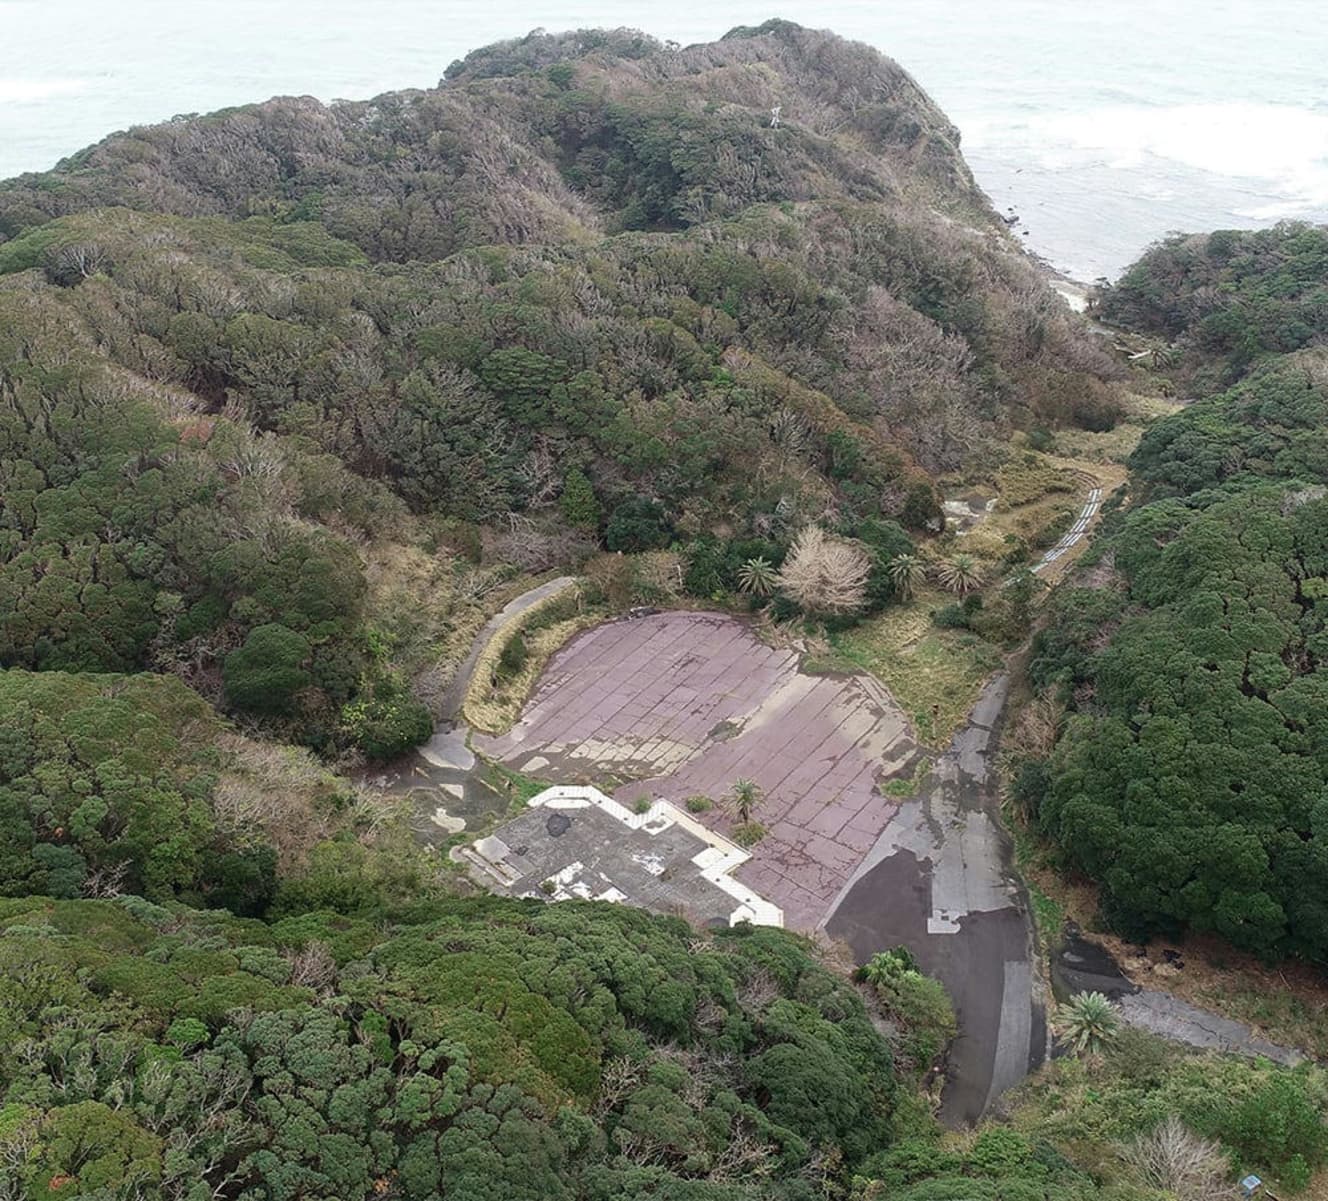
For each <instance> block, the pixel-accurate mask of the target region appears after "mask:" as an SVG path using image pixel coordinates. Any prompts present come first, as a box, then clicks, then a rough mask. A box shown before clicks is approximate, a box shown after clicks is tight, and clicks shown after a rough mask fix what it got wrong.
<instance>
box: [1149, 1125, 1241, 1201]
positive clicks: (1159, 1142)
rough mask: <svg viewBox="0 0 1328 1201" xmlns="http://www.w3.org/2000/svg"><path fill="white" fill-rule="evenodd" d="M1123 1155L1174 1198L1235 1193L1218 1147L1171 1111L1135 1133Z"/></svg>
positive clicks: (1190, 1200) (1183, 1200) (1201, 1200)
mask: <svg viewBox="0 0 1328 1201" xmlns="http://www.w3.org/2000/svg"><path fill="white" fill-rule="evenodd" d="M1125 1158H1126V1159H1127V1160H1128V1161H1129V1162H1130V1163H1131V1164H1133V1165H1134V1166H1135V1167H1136V1168H1138V1169H1139V1171H1140V1172H1141V1173H1142V1175H1143V1177H1144V1179H1145V1180H1146V1181H1147V1182H1148V1183H1149V1184H1150V1185H1152V1186H1153V1187H1154V1188H1157V1189H1161V1190H1163V1191H1164V1192H1168V1193H1174V1194H1175V1196H1176V1197H1177V1199H1178V1201H1208V1199H1209V1198H1222V1197H1234V1196H1235V1195H1236V1190H1235V1189H1234V1188H1233V1187H1232V1185H1231V1183H1230V1179H1229V1177H1230V1170H1231V1169H1230V1164H1229V1163H1228V1162H1227V1158H1226V1156H1225V1155H1223V1154H1222V1148H1221V1146H1220V1145H1219V1144H1217V1143H1214V1142H1210V1141H1209V1140H1207V1139H1204V1138H1200V1137H1199V1136H1198V1135H1197V1134H1195V1133H1194V1132H1193V1131H1191V1130H1188V1129H1187V1128H1186V1126H1185V1123H1184V1122H1182V1121H1181V1120H1180V1118H1179V1117H1177V1116H1176V1115H1175V1114H1174V1113H1173V1114H1171V1115H1170V1116H1169V1117H1167V1118H1166V1120H1165V1121H1163V1122H1161V1123H1159V1124H1158V1125H1157V1126H1155V1127H1154V1128H1153V1129H1152V1130H1151V1131H1150V1132H1149V1133H1148V1134H1141V1135H1139V1137H1138V1138H1136V1139H1135V1140H1134V1142H1133V1143H1131V1144H1130V1146H1129V1147H1128V1148H1127V1149H1126V1151H1125Z"/></svg>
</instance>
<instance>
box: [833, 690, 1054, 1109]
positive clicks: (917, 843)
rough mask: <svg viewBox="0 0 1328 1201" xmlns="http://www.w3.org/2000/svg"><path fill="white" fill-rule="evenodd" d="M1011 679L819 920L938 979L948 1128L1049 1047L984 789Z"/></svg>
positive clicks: (866, 951) (1015, 889) (1027, 934)
mask: <svg viewBox="0 0 1328 1201" xmlns="http://www.w3.org/2000/svg"><path fill="white" fill-rule="evenodd" d="M1008 688H1009V682H1008V680H1007V678H1006V677H1005V676H1004V675H1000V676H997V677H996V678H995V679H993V680H992V681H991V682H990V683H989V684H988V685H987V687H986V688H985V689H984V690H983V692H982V695H981V697H980V698H979V700H978V703H977V705H976V706H974V709H973V712H972V714H971V715H970V719H969V722H968V724H967V725H966V726H964V727H963V729H961V730H960V731H959V733H958V734H956V735H955V739H954V742H953V743H951V745H950V748H949V750H947V751H946V753H945V754H944V755H943V756H942V757H941V758H940V760H939V761H938V762H937V764H936V767H935V768H934V769H933V771H932V773H931V774H930V775H929V776H928V777H927V779H926V780H925V781H923V783H922V785H921V787H920V788H919V791H918V794H917V795H916V796H915V797H913V798H910V799H909V800H907V801H905V802H904V804H903V805H901V806H900V808H899V811H898V813H897V814H896V815H895V816H894V818H893V819H892V820H891V822H890V824H889V825H888V826H887V827H886V829H885V830H884V831H883V832H882V834H881V836H880V838H879V839H878V840H877V843H876V847H875V848H874V849H873V851H872V852H871V853H870V854H869V855H868V856H867V858H866V859H865V860H864V861H863V863H862V865H861V866H860V867H859V869H858V871H857V873H856V874H855V875H854V877H853V878H852V879H851V880H850V881H849V883H848V885H847V886H846V888H845V889H844V891H843V892H842V893H841V894H840V896H839V898H838V899H837V901H836V903H835V905H834V907H833V908H832V909H831V911H830V914H829V916H828V917H827V918H826V921H825V923H824V924H825V928H826V931H827V932H828V933H829V934H830V935H831V936H832V937H835V938H842V939H844V940H845V941H846V942H847V943H848V944H849V946H850V947H851V948H852V950H853V953H854V956H855V958H856V959H857V960H858V962H859V963H862V962H865V961H866V960H867V959H869V958H870V957H871V956H872V955H874V954H875V953H876V952H877V951H880V950H884V949H885V948H887V947H892V946H897V945H899V944H903V945H904V946H907V947H908V948H909V949H910V950H911V951H912V952H913V954H914V955H915V956H916V957H917V960H918V964H919V966H920V967H921V968H922V969H923V970H924V971H926V972H927V973H928V974H930V975H934V976H936V977H937V978H939V979H940V980H941V981H942V983H944V984H945V986H946V989H947V990H948V991H949V993H950V997H951V999H952V1000H953V1002H954V1006H955V1012H956V1016H957V1017H958V1020H959V1030H960V1033H959V1037H958V1038H957V1039H956V1040H955V1043H954V1045H953V1047H952V1048H951V1051H950V1057H949V1061H948V1063H947V1071H946V1081H945V1087H944V1089H943V1091H942V1095H941V1115H940V1116H941V1120H942V1121H943V1122H945V1123H946V1124H947V1125H949V1126H952V1127H961V1126H967V1125H971V1124H972V1123H974V1122H976V1121H977V1120H978V1119H979V1118H981V1116H982V1115H983V1113H984V1112H985V1111H986V1110H987V1108H988V1107H989V1106H990V1104H991V1102H992V1101H993V1100H995V1098H996V1097H998V1096H999V1095H1000V1094H1001V1093H1002V1092H1004V1091H1005V1090H1006V1089H1007V1088H1009V1087H1010V1086H1011V1085H1013V1084H1016V1083H1018V1082H1019V1081H1020V1080H1022V1079H1023V1078H1024V1076H1025V1075H1026V1074H1027V1073H1028V1072H1029V1071H1031V1070H1033V1069H1035V1068H1036V1067H1038V1066H1039V1065H1040V1064H1041V1062H1042V1060H1043V1058H1044V1056H1045V1053H1046V1022H1045V1018H1044V1014H1043V1009H1042V1005H1041V1004H1040V1002H1039V1000H1038V999H1037V997H1036V996H1035V994H1034V989H1033V966H1032V965H1033V962H1034V951H1033V947H1034V943H1033V928H1032V922H1031V916H1030V913H1029V910H1028V903H1027V897H1026V894H1025V892H1024V889H1023V886H1022V884H1021V883H1020V882H1019V879H1018V876H1017V874H1016V873H1015V871H1014V867H1013V863H1012V853H1013V849H1012V846H1011V843H1010V839H1009V836H1008V835H1007V834H1006V832H1005V830H1004V828H1003V827H1002V826H1001V824H1000V821H999V816H998V814H997V801H996V796H995V791H994V789H993V788H992V787H991V772H990V762H989V760H990V757H991V755H992V754H994V752H995V742H996V732H997V727H998V724H999V721H1000V717H1001V713H1002V711H1003V709H1004V707H1005V698H1006V694H1007V692H1008Z"/></svg>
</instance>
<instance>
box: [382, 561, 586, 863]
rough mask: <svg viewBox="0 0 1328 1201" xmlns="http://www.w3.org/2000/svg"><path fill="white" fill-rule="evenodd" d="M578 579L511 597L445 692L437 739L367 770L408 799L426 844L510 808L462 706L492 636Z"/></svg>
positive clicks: (549, 583)
mask: <svg viewBox="0 0 1328 1201" xmlns="http://www.w3.org/2000/svg"><path fill="white" fill-rule="evenodd" d="M575 582H576V580H575V578H574V577H573V576H559V577H558V578H557V579H554V580H549V581H547V582H546V583H543V584H540V585H538V586H537V587H535V588H531V589H529V590H528V591H526V592H523V593H522V594H521V595H520V596H517V597H514V598H513V599H512V600H510V601H508V602H507V604H506V605H504V606H503V607H502V609H500V610H499V611H498V612H497V613H495V614H494V615H493V617H491V618H490V619H489V620H488V621H487V622H486V623H485V625H484V628H483V629H482V630H480V632H479V633H478V634H476V635H475V638H474V640H473V641H472V642H471V644H470V650H469V651H468V652H467V653H466V657H465V658H464V659H463V660H462V661H461V665H460V666H459V667H458V668H457V671H456V675H455V676H453V678H452V682H451V683H450V684H449V685H448V687H447V691H446V692H444V693H443V699H442V703H441V705H440V706H439V708H440V711H441V713H442V720H441V721H440V722H439V723H438V725H437V727H436V728H435V729H434V732H433V737H432V738H430V739H429V741H428V742H426V743H425V744H424V745H423V746H421V747H419V748H417V749H416V750H415V751H414V752H412V753H411V754H409V755H406V756H405V757H404V758H402V759H400V760H398V761H397V762H395V763H393V764H391V765H389V766H387V767H385V768H382V769H377V770H374V771H372V772H369V773H366V775H365V779H366V780H367V781H368V782H369V783H370V784H372V785H373V786H374V787H376V788H381V789H383V790H384V791H385V792H391V793H395V794H397V795H399V796H407V797H409V798H410V800H411V802H412V804H413V806H414V810H415V812H414V823H413V826H414V831H415V836H416V838H418V839H419V841H420V842H422V843H424V844H425V845H426V846H441V845H442V844H443V843H445V842H447V840H448V839H449V838H451V837H452V835H454V834H457V833H459V832H460V831H462V830H464V829H466V827H467V826H468V825H472V826H473V825H475V824H476V823H481V824H482V823H483V822H485V821H488V820H491V818H492V815H493V814H494V813H501V812H502V811H503V810H504V809H505V808H506V806H507V798H506V797H502V796H499V795H498V794H497V793H495V792H494V790H493V789H492V788H490V787H488V786H487V785H486V784H485V783H484V781H483V780H482V779H481V778H480V774H479V773H478V772H476V771H475V754H474V752H473V751H471V749H470V746H469V745H468V739H469V736H470V729H469V727H468V726H467V725H466V724H465V723H464V722H463V721H461V719H460V713H461V706H462V704H463V703H464V701H465V699H466V690H467V689H468V688H469V687H470V681H471V678H472V677H473V676H474V674H475V666H476V664H477V663H478V662H479V658H480V655H481V654H483V653H484V648H485V647H487V646H488V645H489V640H490V639H491V638H492V637H493V636H494V635H495V634H496V633H497V632H498V631H499V630H500V629H501V628H502V627H503V625H504V624H505V623H506V622H508V621H510V620H511V619H512V618H513V617H515V616H516V615H517V614H518V613H524V612H525V611H526V610H527V609H529V608H530V607H531V606H532V605H534V604H537V603H538V602H539V601H542V600H543V599H544V598H545V597H546V596H552V595H553V594H554V593H555V592H561V591H562V590H563V589H564V588H566V587H568V585H570V584H574V583H575Z"/></svg>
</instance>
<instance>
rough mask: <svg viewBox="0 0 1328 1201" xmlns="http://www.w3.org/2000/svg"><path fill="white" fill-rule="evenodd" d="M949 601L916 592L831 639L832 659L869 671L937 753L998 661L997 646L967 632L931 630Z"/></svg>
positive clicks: (927, 591) (935, 594)
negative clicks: (835, 655)
mask: <svg viewBox="0 0 1328 1201" xmlns="http://www.w3.org/2000/svg"><path fill="white" fill-rule="evenodd" d="M953 599H954V598H953V597H951V596H949V595H948V594H945V593H941V592H938V591H935V590H932V589H925V590H921V591H920V592H919V593H918V596H917V598H916V599H915V600H914V601H913V603H912V604H911V605H907V606H896V607H893V608H890V609H887V610H886V611H885V612H884V613H882V614H880V615H879V616H877V617H872V618H869V619H868V620H867V621H864V622H863V623H862V624H861V625H859V626H856V627H854V628H853V629H851V630H845V631H843V632H841V633H837V634H835V635H833V636H832V638H831V644H832V645H833V647H834V649H835V650H836V651H837V652H838V654H839V655H840V656H841V657H842V658H843V659H845V660H847V661H848V662H849V663H850V664H852V665H853V666H854V667H856V668H860V669H862V670H864V671H868V672H870V673H871V674H872V675H874V676H875V677H876V678H877V679H878V680H880V681H881V682H882V683H883V684H884V685H885V686H886V687H887V688H888V689H889V690H890V692H891V694H892V695H893V696H894V698H895V700H896V701H898V702H899V705H900V707H901V708H902V709H903V710H904V712H905V713H906V714H907V715H908V716H909V718H911V719H912V721H913V723H914V725H915V726H916V727H917V733H918V738H919V741H921V742H923V743H924V744H926V745H927V746H930V747H936V748H942V747H945V746H946V745H948V744H949V742H950V739H951V737H953V735H954V732H955V730H957V729H958V728H959V727H960V726H961V725H962V724H963V723H964V720H965V718H967V716H968V711H969V710H970V709H971V708H972V707H973V703H974V702H975V701H976V700H977V698H978V692H979V691H980V690H981V688H982V685H983V683H984V682H985V681H986V679H987V677H988V676H990V675H991V673H992V672H993V671H995V670H996V669H997V668H998V667H1000V666H1001V663H1002V662H1003V656H1002V654H1001V651H1000V649H999V648H998V647H995V646H992V644H991V643H989V642H986V641H985V640H983V639H982V638H979V637H978V636H977V635H976V634H973V633H970V632H969V631H967V630H942V629H938V628H937V627H936V626H934V625H932V621H931V611H932V610H933V609H937V608H940V607H941V606H942V605H946V604H948V603H950V601H951V600H953Z"/></svg>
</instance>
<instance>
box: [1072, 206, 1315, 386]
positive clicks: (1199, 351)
mask: <svg viewBox="0 0 1328 1201" xmlns="http://www.w3.org/2000/svg"><path fill="white" fill-rule="evenodd" d="M1096 307H1097V311H1098V312H1099V314H1100V315H1101V316H1102V317H1103V318H1104V319H1105V320H1107V321H1110V322H1112V323H1113V324H1116V325H1119V326H1122V327H1124V328H1126V329H1131V330H1137V331H1139V332H1142V333H1146V334H1151V335H1154V336H1156V337H1159V338H1164V339H1166V340H1167V341H1168V342H1170V343H1172V344H1173V345H1172V350H1171V352H1170V353H1169V354H1166V355H1164V356H1163V358H1164V360H1165V365H1166V366H1167V368H1168V370H1169V371H1170V372H1171V373H1172V374H1174V375H1175V376H1176V377H1177V380H1178V383H1179V386H1181V387H1182V388H1184V389H1185V394H1187V395H1190V396H1195V395H1204V394H1206V393H1209V392H1212V391H1214V390H1217V389H1220V388H1221V387H1223V386H1225V385H1227V384H1231V383H1235V382H1236V381H1237V380H1239V379H1240V378H1241V377H1243V376H1244V375H1246V374H1247V373H1248V372H1250V371H1252V370H1254V368H1256V367H1257V366H1258V365H1259V364H1260V363H1261V362H1264V361H1266V360H1268V359H1270V358H1273V357H1275V356H1277V355H1283V354H1290V353H1292V352H1293V351H1297V350H1301V349H1303V348H1305V347H1308V346H1315V345H1319V346H1322V345H1324V344H1325V342H1328V226H1321V225H1320V226H1314V225H1307V224H1305V223H1304V222H1298V221H1286V222H1282V223H1281V224H1279V225H1276V226H1274V227H1273V228H1272V229H1263V230H1236V229H1220V230H1217V231H1215V232H1213V233H1210V234H1177V235H1174V236H1173V237H1170V238H1167V239H1165V240H1164V241H1162V242H1160V243H1158V244H1157V245H1156V246H1154V247H1152V248H1151V249H1150V250H1149V251H1148V252H1147V253H1146V254H1145V255H1143V257H1142V258H1140V259H1139V261H1138V262H1137V263H1135V264H1134V265H1133V266H1132V267H1131V268H1130V269H1129V270H1128V271H1127V272H1125V274H1124V275H1123V276H1121V278H1120V280H1119V282H1117V283H1116V284H1115V285H1113V286H1111V287H1108V288H1104V289H1103V290H1102V291H1101V293H1100V295H1099V296H1098V298H1097V305H1096Z"/></svg>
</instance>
